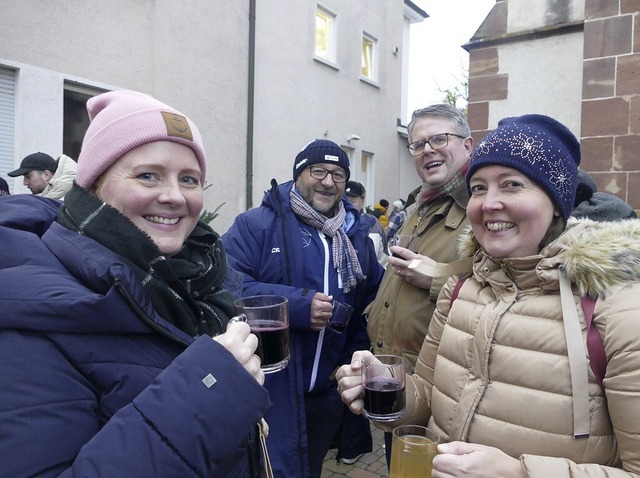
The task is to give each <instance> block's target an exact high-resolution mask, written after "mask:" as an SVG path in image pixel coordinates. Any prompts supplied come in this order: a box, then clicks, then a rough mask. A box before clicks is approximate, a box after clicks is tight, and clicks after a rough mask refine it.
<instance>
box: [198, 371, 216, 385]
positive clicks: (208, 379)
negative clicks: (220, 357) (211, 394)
mask: <svg viewBox="0 0 640 478" xmlns="http://www.w3.org/2000/svg"><path fill="white" fill-rule="evenodd" d="M216 382H217V380H216V378H215V377H214V376H213V375H211V374H208V375H207V376H206V377H205V378H203V379H202V383H204V386H205V387H207V388H211V387H213V385H214V384H215V383H216Z"/></svg>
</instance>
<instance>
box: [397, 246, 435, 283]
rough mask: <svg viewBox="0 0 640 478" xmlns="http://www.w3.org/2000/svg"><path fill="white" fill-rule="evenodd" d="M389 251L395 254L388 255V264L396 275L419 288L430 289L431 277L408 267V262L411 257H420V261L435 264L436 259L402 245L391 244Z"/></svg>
mask: <svg viewBox="0 0 640 478" xmlns="http://www.w3.org/2000/svg"><path fill="white" fill-rule="evenodd" d="M390 250H391V252H392V253H394V254H395V256H396V257H394V256H389V264H391V267H393V273H394V274H395V275H397V276H398V277H402V278H403V279H404V280H406V281H407V282H408V283H409V284H411V285H413V286H416V287H420V288H421V289H425V290H429V289H431V282H432V281H433V277H429V276H426V275H424V274H420V273H419V272H416V271H415V270H413V269H409V263H410V262H411V261H412V260H413V259H420V260H421V261H422V262H424V263H426V264H428V265H430V266H435V265H436V264H437V262H436V261H434V260H433V259H431V258H430V257H427V256H423V255H422V254H416V253H415V252H413V251H411V250H409V249H405V248H404V247H398V246H391V248H390Z"/></svg>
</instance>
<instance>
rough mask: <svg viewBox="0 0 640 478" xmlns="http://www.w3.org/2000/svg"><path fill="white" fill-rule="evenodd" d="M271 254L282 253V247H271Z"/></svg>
mask: <svg viewBox="0 0 640 478" xmlns="http://www.w3.org/2000/svg"><path fill="white" fill-rule="evenodd" d="M271 254H280V248H279V247H272V248H271Z"/></svg>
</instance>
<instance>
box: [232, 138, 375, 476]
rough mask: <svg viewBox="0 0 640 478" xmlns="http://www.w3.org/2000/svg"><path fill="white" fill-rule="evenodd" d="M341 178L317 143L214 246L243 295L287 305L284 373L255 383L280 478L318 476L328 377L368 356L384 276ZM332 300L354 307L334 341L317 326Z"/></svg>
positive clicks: (332, 422)
mask: <svg viewBox="0 0 640 478" xmlns="http://www.w3.org/2000/svg"><path fill="white" fill-rule="evenodd" d="M349 175H350V169H349V158H348V156H347V155H346V153H345V152H344V151H343V150H342V149H341V148H340V147H339V146H338V145H337V144H336V143H334V142H332V141H328V140H325V139H317V140H315V141H313V142H311V143H309V144H308V145H306V146H305V147H304V148H303V150H302V151H300V153H298V155H297V156H296V158H295V161H294V164H293V181H289V182H286V183H284V184H282V185H278V183H277V182H276V180H275V179H273V180H272V181H271V189H270V190H269V191H267V192H266V193H265V196H264V198H263V200H262V204H261V205H260V207H258V208H255V209H252V210H250V211H247V212H245V213H242V214H240V215H239V216H238V217H237V218H236V219H235V221H234V223H233V225H232V226H231V228H230V229H229V231H228V232H227V233H226V234H225V235H224V236H223V238H222V239H223V242H224V246H225V249H226V252H227V255H228V258H229V265H230V266H231V267H232V268H234V269H237V270H239V271H241V272H243V273H244V274H245V279H244V287H243V295H244V296H249V295H262V294H277V295H282V296H285V297H287V299H288V300H289V317H290V329H291V330H290V332H291V346H290V347H291V350H290V352H291V357H290V360H289V365H288V367H287V368H286V369H285V370H283V371H281V372H278V373H273V374H268V375H266V377H265V383H264V386H265V387H266V388H267V390H269V393H270V395H271V401H272V403H273V406H272V408H271V410H269V412H268V413H267V415H266V416H265V419H266V420H267V422H268V423H269V427H270V431H269V437H268V438H267V447H268V449H269V454H270V457H271V463H272V466H273V469H274V473H275V475H276V476H280V477H291V476H296V477H298V476H299V477H309V476H311V477H314V478H315V477H320V475H321V473H322V463H323V460H324V457H325V455H326V454H327V452H328V451H329V448H330V447H331V446H332V441H333V439H334V436H335V435H336V434H337V432H338V430H339V429H340V426H341V423H342V418H343V414H344V411H345V410H346V408H345V407H344V405H343V404H342V402H341V400H340V396H339V395H338V393H337V389H336V381H335V378H334V374H335V370H336V369H337V367H339V366H340V365H342V364H346V363H349V361H350V359H351V355H352V354H353V352H354V351H355V350H360V349H363V348H369V340H368V337H367V332H366V328H365V323H364V322H363V321H362V319H361V316H362V313H363V310H364V308H365V307H366V306H367V305H368V304H369V303H370V302H371V301H372V300H373V298H374V297H375V294H376V292H377V290H378V285H379V283H380V280H381V279H382V274H383V269H382V267H381V266H380V265H379V264H378V261H377V258H376V254H375V250H374V247H373V243H372V242H371V241H370V240H369V238H368V232H369V230H368V229H369V227H368V224H367V223H365V222H364V221H362V220H361V218H360V214H359V213H358V211H357V210H356V209H355V207H354V206H353V205H352V204H351V203H350V202H349V201H348V200H347V199H346V198H345V195H344V193H345V187H346V182H347V181H348V179H349ZM334 300H335V301H339V302H343V303H346V304H349V305H351V306H352V307H353V308H354V309H355V311H354V313H353V315H352V318H351V320H350V321H349V323H348V325H347V328H346V329H345V330H344V331H343V332H342V333H338V332H336V331H335V330H333V329H331V328H329V327H325V326H326V325H327V322H328V321H329V319H330V318H331V312H332V308H333V301H334ZM350 418H351V417H350ZM363 420H364V419H363ZM349 423H351V424H352V426H353V421H352V420H350V421H349ZM359 423H360V424H362V423H363V422H362V421H361V422H359ZM364 423H365V425H366V428H364V432H365V433H366V434H367V436H366V437H365V442H366V445H365V449H363V450H361V451H360V452H359V453H362V452H365V451H370V450H371V441H370V430H369V428H368V423H366V422H364ZM356 426H357V425H356ZM351 431H353V430H351ZM345 432H348V430H346V431H345ZM367 439H368V441H367ZM367 448H368V449H367ZM338 453H341V450H339V451H338Z"/></svg>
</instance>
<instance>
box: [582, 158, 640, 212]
mask: <svg viewBox="0 0 640 478" xmlns="http://www.w3.org/2000/svg"><path fill="white" fill-rule="evenodd" d="M571 215H572V216H574V217H578V218H579V217H588V218H589V219H593V220H594V221H619V220H622V219H634V218H637V217H638V216H637V215H636V212H635V211H634V210H633V208H632V207H631V206H629V205H628V204H627V203H626V202H624V201H623V200H622V199H620V198H619V197H618V196H614V195H613V194H608V193H601V192H599V191H598V186H597V185H596V182H595V181H594V180H593V178H592V177H591V176H589V173H587V172H586V171H582V170H579V171H578V190H577V192H576V199H575V201H574V204H573V211H571Z"/></svg>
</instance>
